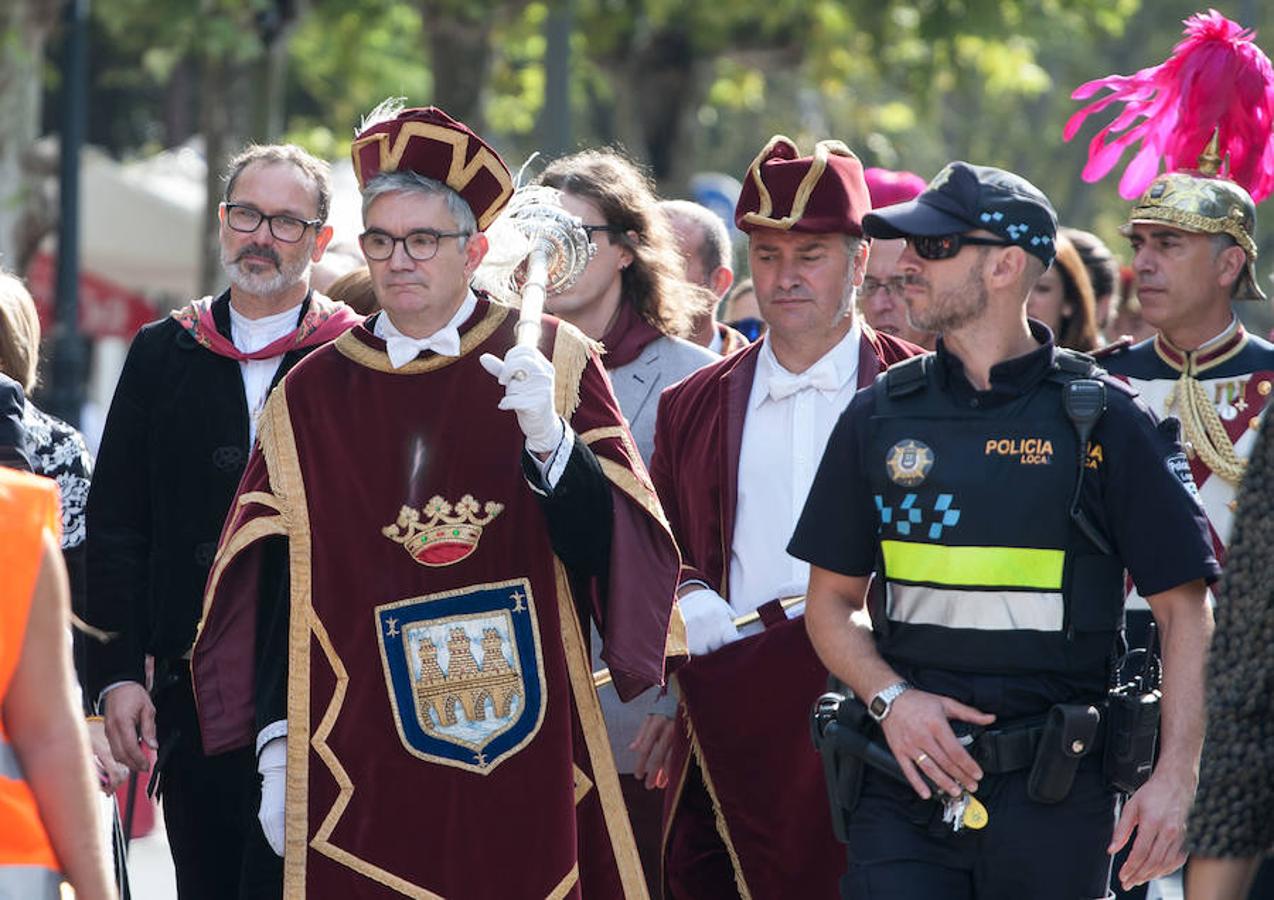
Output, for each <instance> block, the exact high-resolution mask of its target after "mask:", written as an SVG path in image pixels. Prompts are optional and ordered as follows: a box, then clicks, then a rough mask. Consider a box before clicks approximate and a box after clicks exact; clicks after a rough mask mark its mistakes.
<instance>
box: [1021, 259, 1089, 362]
mask: <svg viewBox="0 0 1274 900" xmlns="http://www.w3.org/2000/svg"><path fill="white" fill-rule="evenodd" d="M1026 314H1027V315H1028V316H1030V317H1031V318H1032V319H1039V320H1040V321H1041V322H1043V323H1044V324H1045V325H1047V326H1048V327H1049V329H1051V330H1052V332H1053V338H1054V340H1055V341H1056V342H1057V346H1059V347H1069V348H1070V349H1071V350H1079V351H1080V352H1082V353H1090V352H1092V351H1093V350H1096V349H1097V347H1098V346H1099V345H1100V338H1099V337H1098V329H1097V311H1096V305H1095V302H1094V300H1093V285H1092V282H1091V281H1089V279H1088V270H1087V269H1085V268H1084V263H1083V260H1081V259H1080V257H1079V251H1077V250H1076V249H1075V245H1074V244H1072V243H1071V242H1070V241H1069V240H1067V238H1065V237H1064V236H1063V235H1061V234H1058V236H1057V258H1056V259H1055V260H1054V261H1053V265H1052V266H1051V267H1050V268H1049V269H1048V271H1047V272H1045V273H1044V274H1043V275H1041V276H1040V280H1039V281H1037V282H1036V283H1035V287H1034V289H1033V290H1032V291H1031V295H1030V297H1029V298H1028V299H1027V301H1026Z"/></svg>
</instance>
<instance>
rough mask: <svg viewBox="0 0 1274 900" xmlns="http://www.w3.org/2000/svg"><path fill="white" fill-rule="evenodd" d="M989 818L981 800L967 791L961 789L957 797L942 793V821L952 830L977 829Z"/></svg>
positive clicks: (984, 824) (982, 826)
mask: <svg viewBox="0 0 1274 900" xmlns="http://www.w3.org/2000/svg"><path fill="white" fill-rule="evenodd" d="M990 820H991V817H990V816H989V815H988V814H987V811H986V807H985V806H984V805H983V804H982V801H981V800H979V799H978V798H977V797H975V796H973V795H972V794H970V793H969V792H968V791H961V792H960V796H959V797H952V796H951V795H950V794H943V795H942V821H943V822H946V823H947V824H948V825H950V826H951V830H952V831H953V832H956V833H959V832H960V830H961V829H964V828H968V829H971V830H973V831H979V830H981V829H983V828H985V827H986V825H987V822H989V821H990Z"/></svg>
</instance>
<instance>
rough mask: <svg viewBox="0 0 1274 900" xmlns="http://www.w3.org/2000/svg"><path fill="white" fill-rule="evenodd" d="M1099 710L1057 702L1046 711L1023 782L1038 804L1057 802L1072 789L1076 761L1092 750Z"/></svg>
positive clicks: (1082, 704) (1027, 791)
mask: <svg viewBox="0 0 1274 900" xmlns="http://www.w3.org/2000/svg"><path fill="white" fill-rule="evenodd" d="M1100 724H1101V713H1099V712H1098V711H1097V707H1095V706H1091V705H1088V704H1084V703H1059V704H1057V705H1056V706H1054V707H1053V708H1052V709H1050V710H1049V711H1048V718H1047V719H1046V720H1045V722H1044V732H1043V734H1041V735H1040V743H1039V746H1038V747H1037V748H1036V750H1035V763H1034V765H1032V766H1031V774H1030V777H1029V778H1028V779H1027V782H1026V795H1027V796H1028V797H1030V798H1031V799H1032V800H1034V801H1035V802H1037V803H1060V802H1061V801H1062V800H1065V799H1066V796H1067V795H1068V794H1069V793H1070V792H1071V785H1072V784H1074V783H1075V772H1076V771H1077V770H1078V769H1079V761H1080V760H1081V759H1083V758H1084V757H1085V756H1087V755H1088V753H1089V752H1091V751H1092V749H1093V744H1094V742H1095V741H1096V739H1097V728H1098V726H1099V725H1100Z"/></svg>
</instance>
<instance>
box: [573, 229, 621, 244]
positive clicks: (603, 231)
mask: <svg viewBox="0 0 1274 900" xmlns="http://www.w3.org/2000/svg"><path fill="white" fill-rule="evenodd" d="M581 227H582V228H583V229H584V233H585V234H586V235H588V239H589V241H592V240H593V235H595V234H599V233H600V234H622V233H623V229H621V228H616V227H615V226H614V225H583V226H581Z"/></svg>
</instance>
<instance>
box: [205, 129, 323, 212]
mask: <svg viewBox="0 0 1274 900" xmlns="http://www.w3.org/2000/svg"><path fill="white" fill-rule="evenodd" d="M253 163H291V164H292V165H294V166H296V167H297V168H298V169H300V170H301V173H302V174H303V175H305V176H306V177H307V178H309V179H310V181H311V182H313V184H314V191H315V193H316V194H317V197H316V198H315V199H316V200H317V204H316V206H317V210H318V212H317V213H316V215H315V218H317V219H318V220H319V224H322V223H324V222H326V221H327V214H328V212H330V211H331V208H332V167H331V166H330V165H328V164H327V163H325V162H324V161H323V160H321V159H319V158H318V157H316V156H311V155H310V154H309V153H306V152H305V151H304V150H302V149H301V148H300V147H297V146H296V145H294V144H249V145H248V146H247V147H245V148H244V149H243V150H241V151H240V152H239V154H238V155H237V156H235V157H234V159H232V160H230V163H229V165H228V166H227V167H226V175H225V181H226V193H225V196H223V197H222V199H223V200H224V201H225V202H227V203H229V202H230V195H231V194H233V193H234V186H235V183H236V182H238V180H239V176H240V175H242V174H243V170H244V169H246V168H247V167H248V166H250V165H252V164H253Z"/></svg>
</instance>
